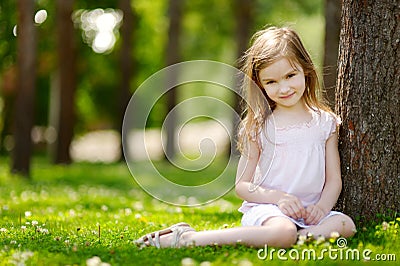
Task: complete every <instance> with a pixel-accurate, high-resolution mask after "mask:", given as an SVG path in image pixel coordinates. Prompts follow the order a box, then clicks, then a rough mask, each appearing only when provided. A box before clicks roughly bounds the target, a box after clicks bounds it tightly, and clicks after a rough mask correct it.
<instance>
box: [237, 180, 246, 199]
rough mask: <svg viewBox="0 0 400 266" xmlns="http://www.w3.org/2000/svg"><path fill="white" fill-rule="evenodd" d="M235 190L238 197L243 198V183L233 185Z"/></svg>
mask: <svg viewBox="0 0 400 266" xmlns="http://www.w3.org/2000/svg"><path fill="white" fill-rule="evenodd" d="M235 192H236V195H237V196H238V198H240V199H244V193H243V185H242V184H237V185H236V186H235Z"/></svg>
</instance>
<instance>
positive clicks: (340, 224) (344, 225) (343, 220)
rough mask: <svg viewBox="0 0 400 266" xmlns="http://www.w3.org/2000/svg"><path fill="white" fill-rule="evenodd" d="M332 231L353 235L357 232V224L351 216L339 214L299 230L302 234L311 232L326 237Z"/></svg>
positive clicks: (315, 235) (347, 235) (343, 234)
mask: <svg viewBox="0 0 400 266" xmlns="http://www.w3.org/2000/svg"><path fill="white" fill-rule="evenodd" d="M332 232H338V233H339V234H340V235H341V236H343V237H351V236H353V235H354V234H355V232H356V226H355V225H354V222H353V220H352V219H351V218H350V217H348V216H347V215H340V214H338V215H334V216H331V217H329V218H327V219H326V220H325V221H323V222H322V223H321V224H320V225H316V226H310V227H308V228H304V229H301V230H299V234H300V235H307V234H308V233H311V234H312V235H313V236H314V237H318V236H324V237H325V238H329V237H330V235H331V233H332Z"/></svg>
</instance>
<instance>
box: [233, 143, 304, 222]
mask: <svg viewBox="0 0 400 266" xmlns="http://www.w3.org/2000/svg"><path fill="white" fill-rule="evenodd" d="M249 146H250V147H249V149H248V152H247V154H245V155H242V156H241V157H240V160H239V164H238V169H237V174H236V186H235V190H236V194H237V195H238V196H239V197H240V198H242V199H244V200H246V201H248V202H254V203H270V204H276V205H277V206H278V207H279V208H280V209H281V210H282V212H283V213H285V214H286V215H288V216H291V217H293V218H295V219H298V218H301V217H304V216H305V214H306V213H305V209H304V207H303V206H302V204H301V201H300V200H299V199H298V198H297V197H295V196H293V195H290V194H286V193H285V192H283V191H279V190H269V189H264V188H262V187H260V186H258V187H257V188H256V189H255V190H251V189H250V187H251V185H252V179H253V176H254V173H255V170H256V167H257V163H258V160H259V158H260V151H259V149H258V146H257V144H256V143H254V142H253V143H250V145H249Z"/></svg>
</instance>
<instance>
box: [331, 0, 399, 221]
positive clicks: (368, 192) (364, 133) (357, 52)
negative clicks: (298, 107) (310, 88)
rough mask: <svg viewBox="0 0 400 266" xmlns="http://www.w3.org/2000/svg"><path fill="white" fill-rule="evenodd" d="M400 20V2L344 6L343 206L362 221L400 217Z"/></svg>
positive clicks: (341, 103) (341, 62)
mask: <svg viewBox="0 0 400 266" xmlns="http://www.w3.org/2000/svg"><path fill="white" fill-rule="evenodd" d="M399 18H400V6H399V1H398V0H374V1H351V0H344V1H343V5H342V21H341V26H342V28H341V33H340V49H339V73H338V86H337V95H338V98H337V102H336V104H337V105H336V107H337V111H338V113H339V114H340V115H341V117H342V121H343V123H342V126H341V128H340V131H339V149H340V156H341V161H342V176H343V183H344V184H343V191H342V195H341V197H340V199H339V202H338V206H339V208H340V209H341V210H343V211H344V212H345V213H347V214H349V215H351V216H352V217H353V218H359V219H361V222H363V221H367V220H371V219H372V220H374V219H375V218H376V215H377V214H382V215H390V214H392V215H393V214H394V213H395V212H397V213H399V212H400V204H399V202H400V175H399V165H400V156H399V154H400V150H399V149H400V130H399V128H400V111H399V110H400V108H399V106H400V105H399V104H400V86H399V84H400V75H399V74H400V73H399V69H400V61H399V58H400V54H399V43H400V19H399Z"/></svg>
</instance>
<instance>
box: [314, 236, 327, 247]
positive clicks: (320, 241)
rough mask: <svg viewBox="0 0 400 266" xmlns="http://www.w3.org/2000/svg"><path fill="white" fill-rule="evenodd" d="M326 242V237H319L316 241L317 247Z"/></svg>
mask: <svg viewBox="0 0 400 266" xmlns="http://www.w3.org/2000/svg"><path fill="white" fill-rule="evenodd" d="M324 242H325V237H324V236H319V237H318V238H317V240H316V243H317V245H319V244H321V243H324Z"/></svg>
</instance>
